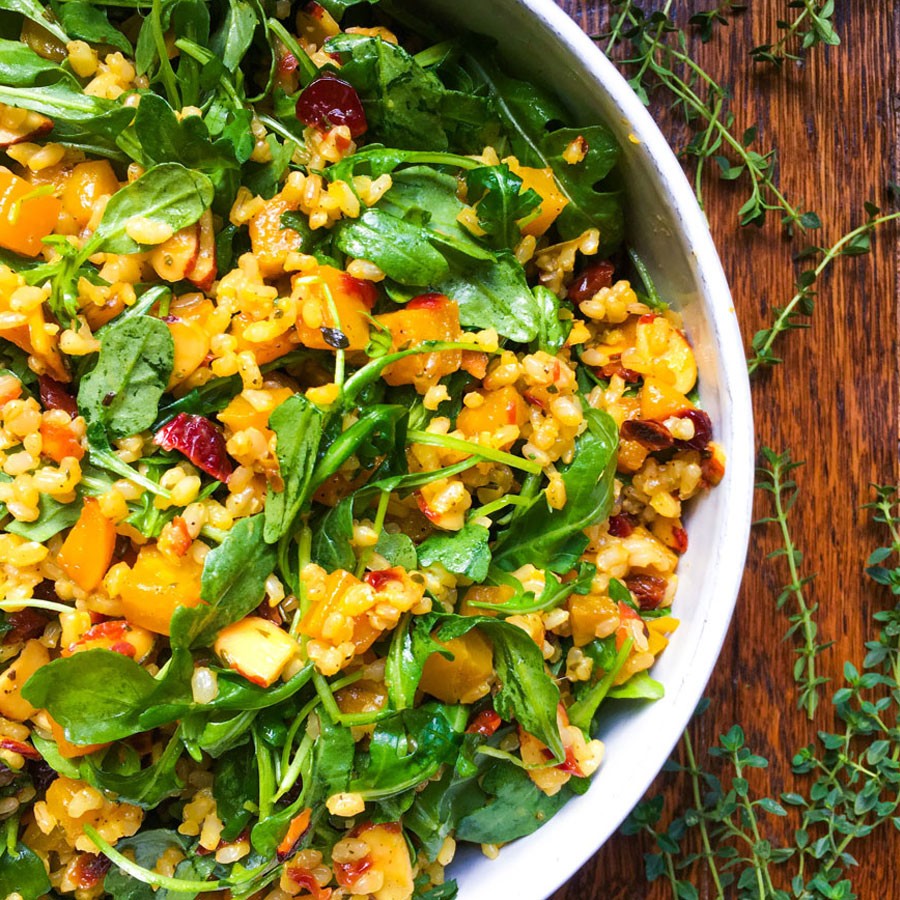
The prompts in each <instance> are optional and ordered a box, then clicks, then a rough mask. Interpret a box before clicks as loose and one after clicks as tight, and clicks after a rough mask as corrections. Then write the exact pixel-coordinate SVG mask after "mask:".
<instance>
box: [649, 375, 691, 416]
mask: <svg viewBox="0 0 900 900" xmlns="http://www.w3.org/2000/svg"><path fill="white" fill-rule="evenodd" d="M693 408H694V404H693V403H691V401H690V400H688V398H687V397H685V395H684V394H683V393H681V391H677V390H675V388H674V387H672V386H671V385H669V384H666V382H664V381H660V379H659V378H654V377H653V376H652V375H648V376H647V377H646V378H645V379H644V386H643V387H642V388H641V418H642V419H657V420H659V419H667V418H668V417H669V416H677V415H678V413H680V412H684V410H686V409H693Z"/></svg>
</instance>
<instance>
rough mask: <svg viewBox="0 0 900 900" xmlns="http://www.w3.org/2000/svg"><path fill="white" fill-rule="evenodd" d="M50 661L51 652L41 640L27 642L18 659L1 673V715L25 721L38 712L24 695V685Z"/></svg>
mask: <svg viewBox="0 0 900 900" xmlns="http://www.w3.org/2000/svg"><path fill="white" fill-rule="evenodd" d="M48 662H50V653H49V652H48V650H47V648H46V647H45V646H44V645H43V644H42V643H41V642H40V641H39V640H37V639H34V640H30V641H28V643H26V644H25V647H24V648H23V650H22V652H21V653H20V654H19V657H18V659H16V660H15V661H14V662H13V663H11V664H10V665H9V666H8V667H7V668H6V669H4V670H3V673H2V674H0V716H5V717H6V718H7V719H12V720H13V721H14V722H24V721H25V720H26V719H30V718H31V717H32V716H33V715H34V714H35V713H36V712H37V710H36V709H35V708H34V707H33V706H32V705H31V704H30V703H29V702H28V701H27V700H26V699H25V698H24V697H23V696H22V686H23V685H24V684H25V682H26V681H28V679H29V678H31V676H32V675H34V673H35V672H37V670H38V669H40V668H41V666H46V665H47V663H48Z"/></svg>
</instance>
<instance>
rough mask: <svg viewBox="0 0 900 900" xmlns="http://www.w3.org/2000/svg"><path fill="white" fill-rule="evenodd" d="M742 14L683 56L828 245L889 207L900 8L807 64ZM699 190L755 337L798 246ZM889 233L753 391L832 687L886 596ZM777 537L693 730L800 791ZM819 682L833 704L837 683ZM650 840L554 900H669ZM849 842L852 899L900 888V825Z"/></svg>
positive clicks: (603, 861) (810, 729)
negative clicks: (771, 159) (774, 55)
mask: <svg viewBox="0 0 900 900" xmlns="http://www.w3.org/2000/svg"><path fill="white" fill-rule="evenodd" d="M557 2H559V4H560V5H561V6H562V7H563V8H564V9H565V10H566V11H567V12H569V13H570V14H571V15H572V16H573V18H575V20H576V21H577V22H578V23H579V24H580V25H581V26H582V27H583V28H585V30H587V31H588V32H589V33H597V32H598V31H600V30H601V28H602V26H603V24H604V23H605V21H606V15H607V12H608V10H607V5H608V4H607V2H605V0H557ZM640 5H641V6H642V7H644V8H645V9H658V8H660V7H661V6H662V5H663V4H662V3H660V2H655V0H648V2H646V3H642V4H640ZM715 5H716V3H715V2H714V0H681V2H677V0H676V2H675V3H674V5H673V7H672V9H673V10H678V13H677V19H678V21H679V22H680V23H681V24H686V20H687V18H688V17H689V16H690V14H691V13H693V12H697V11H701V10H705V9H709V8H711V7H714V6H715ZM718 5H719V6H720V7H724V6H725V4H722V3H719V4H718ZM748 6H749V8H748V9H747V10H746V11H745V12H742V13H739V14H737V15H736V16H734V17H733V18H731V19H730V24H729V26H728V27H727V28H725V29H722V30H718V31H717V32H716V34H715V35H714V37H713V39H712V40H711V41H710V42H709V43H707V44H701V42H700V41H699V39H695V40H693V42H692V44H691V52H692V53H693V54H695V56H696V58H697V59H698V60H699V61H700V62H701V64H702V65H703V66H704V67H705V68H707V69H708V70H709V71H710V73H711V74H712V75H713V76H714V77H716V78H718V79H719V80H720V81H721V82H724V83H726V84H730V85H731V86H732V88H733V93H734V102H733V106H732V108H733V110H734V111H735V115H736V117H737V126H738V127H737V133H738V134H740V133H741V132H742V130H743V129H744V128H747V127H749V126H751V125H754V124H758V125H759V127H760V144H761V145H762V146H765V147H767V148H768V147H772V146H775V147H777V148H778V151H779V169H778V182H779V184H780V186H781V188H782V189H783V191H784V192H785V194H786V195H787V196H788V197H790V198H793V199H794V200H795V201H796V202H797V203H799V202H800V201H801V200H802V201H805V207H804V208H808V209H814V210H816V211H817V212H818V213H819V215H820V217H821V220H822V223H823V228H822V230H821V231H820V232H818V235H819V236H817V237H816V238H815V242H816V243H826V244H831V243H832V242H833V241H834V240H836V239H837V238H838V237H839V236H840V235H842V234H843V233H844V232H846V231H847V230H848V229H849V228H850V227H852V226H854V225H858V224H861V223H862V222H863V221H864V219H865V213H864V211H863V202H864V201H865V200H867V199H874V200H875V201H876V202H878V203H879V205H882V204H884V205H887V197H886V193H885V188H886V185H887V183H888V181H889V180H893V181H897V180H898V176H897V173H898V141H897V129H898V117H900V101H898V93H900V91H898V88H900V66H898V63H897V60H898V56H900V15H898V14H897V9H896V7H897V4H896V2H895V0H843V2H842V0H838V3H837V6H838V12H837V14H836V16H835V24H836V26H837V29H838V31H839V33H840V35H841V38H842V44H841V46H839V47H829V48H824V47H816V48H814V49H813V50H812V51H811V53H810V55H809V57H808V58H807V61H806V62H805V63H803V64H792V63H789V64H787V65H786V66H785V67H784V68H783V70H782V71H780V72H779V71H775V70H773V69H771V68H760V67H759V66H758V65H755V64H754V63H753V62H752V60H751V59H750V57H749V55H748V51H749V50H750V48H752V47H754V46H756V45H758V44H761V43H764V42H766V41H769V40H771V38H772V36H773V35H774V34H775V33H776V25H775V22H776V20H777V19H779V18H785V17H786V16H787V14H788V13H789V12H790V11H789V10H788V3H787V0H752V2H749V3H748ZM651 108H652V111H653V113H654V115H655V117H656V118H657V120H658V121H659V122H660V123H661V125H662V128H663V131H664V133H665V134H666V135H667V137H669V139H670V141H671V142H672V144H673V146H674V147H675V148H676V149H678V148H679V147H683V146H684V143H685V131H684V129H683V128H682V127H679V125H678V123H677V121H674V120H673V119H672V118H671V117H667V115H666V110H665V108H664V107H662V106H661V105H660V104H658V103H657V104H656V105H654V106H652V107H651ZM705 196H706V201H707V202H706V211H707V215H708V217H709V221H710V227H711V230H712V234H713V237H714V239H715V241H716V244H717V246H718V248H719V253H720V255H721V258H722V262H723V264H724V267H725V272H726V274H727V275H728V277H729V280H730V283H731V289H732V292H733V294H734V303H735V307H736V309H737V311H738V314H739V318H740V323H741V329H742V333H743V335H744V343H745V346H749V340H750V337H751V336H752V335H753V333H754V332H755V331H756V330H757V329H758V328H760V327H764V326H765V325H766V324H767V323H769V321H770V320H771V316H772V312H771V308H772V307H773V306H775V305H780V304H783V303H785V302H786V301H787V300H788V299H789V298H790V297H791V295H792V294H793V292H794V288H793V285H794V278H795V275H796V270H795V264H794V263H793V261H792V253H793V252H796V251H797V250H798V249H800V248H801V247H802V246H803V241H802V238H801V239H800V240H799V241H798V240H795V241H794V242H791V241H788V240H786V239H785V238H784V237H783V235H782V233H781V229H780V228H779V226H778V224H777V219H776V218H774V217H773V218H772V219H771V221H769V222H767V223H766V225H765V226H764V227H763V228H762V229H757V228H754V227H751V228H740V227H739V225H738V221H737V210H738V208H739V206H740V204H741V202H742V201H743V199H744V197H745V193H744V190H743V187H742V186H740V185H737V186H734V185H730V184H728V183H725V182H721V181H717V180H716V178H715V176H713V177H712V178H711V179H710V180H709V181H708V182H707V184H706V188H705ZM897 235H898V231H897V230H896V229H891V228H890V227H889V228H888V229H886V230H884V231H881V232H879V233H878V234H877V235H876V237H875V240H874V250H873V253H872V254H871V255H869V256H861V257H854V258H849V259H842V260H839V261H838V262H837V264H836V265H835V267H834V268H833V269H832V270H831V274H830V276H829V275H826V277H825V279H824V280H823V281H822V283H821V290H820V293H819V296H818V300H817V304H818V305H817V309H816V311H815V315H814V317H813V323H812V328H811V329H810V330H809V331H793V332H790V333H788V334H787V335H785V336H784V338H783V340H782V342H781V345H780V346H781V351H782V353H781V355H782V356H783V359H784V364H783V365H781V366H778V367H777V368H775V369H773V370H772V371H771V372H765V373H763V374H762V377H755V378H754V384H753V397H754V406H755V417H756V435H757V445H758V446H761V445H768V446H770V447H772V448H773V449H776V450H781V449H785V448H790V449H791V451H792V454H793V456H794V458H795V459H798V460H805V462H806V465H805V466H804V467H803V468H802V469H800V470H799V472H798V473H797V480H798V482H799V485H800V498H799V500H798V502H797V506H796V508H795V511H794V513H793V516H792V526H793V533H794V536H795V539H796V542H797V544H798V546H799V547H800V548H801V549H802V550H803V551H804V553H805V562H804V571H805V572H806V573H809V574H811V573H818V577H817V578H816V580H815V582H814V583H813V584H812V585H811V587H810V590H809V593H810V596H811V599H812V600H814V601H816V602H818V603H819V604H821V610H820V612H819V618H818V621H819V626H820V633H821V637H822V639H823V640H824V641H828V640H833V641H834V642H835V643H834V646H833V647H832V648H831V649H829V650H827V651H825V653H824V655H823V656H822V657H821V660H822V669H823V671H824V674H826V675H828V676H830V677H831V678H832V679H836V678H839V677H840V672H841V667H842V663H843V660H845V659H850V660H853V661H855V662H856V663H857V665H858V664H859V663H861V661H862V657H863V655H864V650H863V645H864V643H865V641H866V640H867V639H870V638H871V637H874V633H873V629H872V623H871V618H870V617H871V614H872V613H873V612H874V611H875V610H877V609H879V608H890V607H891V606H892V605H893V604H892V603H891V600H890V598H889V596H887V595H886V594H887V592H886V591H884V590H881V589H878V588H876V587H875V586H874V585H873V584H872V583H871V582H868V583H867V581H868V580H867V579H865V578H864V577H863V575H862V569H863V566H864V564H865V560H866V558H867V556H868V554H869V553H870V552H871V550H872V549H874V548H875V547H876V546H879V545H880V541H881V539H882V537H883V535H882V534H881V533H880V532H879V530H878V529H877V527H874V526H872V525H870V524H869V521H868V514H867V513H866V512H865V511H863V510H860V506H861V505H862V504H863V503H865V502H868V501H869V500H870V499H871V494H870V490H869V485H870V483H872V482H878V483H894V484H896V483H897V482H898V456H897V452H898V424H897V423H898V393H900V390H898V323H900V318H898V293H897V288H898V278H897V269H898V266H897V262H898V253H897V249H898V241H897ZM763 503H764V498H763V497H762V496H760V495H759V493H758V496H757V509H758V510H759V511H760V512H762V511H764V510H765V511H766V512H767V507H765V506H764V505H763ZM777 546H779V544H778V542H777V535H776V534H775V533H774V532H773V531H772V529H771V528H770V529H768V530H766V529H763V528H760V527H757V528H755V529H754V532H753V534H752V536H751V541H750V550H749V555H748V561H747V569H746V573H745V575H744V581H743V587H742V590H741V595H740V598H739V600H738V604H737V610H736V613H735V617H734V621H733V623H732V626H731V630H730V632H729V634H728V638H727V640H726V642H725V646H724V648H723V651H722V655H721V657H720V659H719V663H718V666H717V668H716V671H715V673H714V675H713V677H712V680H711V682H710V685H709V688H708V695H709V697H710V698H711V700H712V706H711V708H710V709H709V711H708V712H707V713H706V714H705V715H704V716H703V717H701V718H700V719H698V720H696V721H695V723H694V725H693V727H692V732H691V733H692V737H693V740H694V745H695V747H698V748H705V747H708V746H710V745H711V744H713V743H714V742H715V741H716V739H717V737H718V735H719V734H721V733H722V732H724V731H726V730H727V729H728V728H729V727H730V726H731V725H732V724H733V723H735V722H737V723H740V724H741V725H742V726H743V727H744V729H745V731H746V733H747V738H748V743H749V744H750V745H751V746H752V747H753V748H754V749H755V750H756V751H757V752H759V753H761V754H762V755H764V756H766V757H768V759H769V760H770V763H771V767H770V769H769V770H768V773H767V774H764V775H763V776H762V780H760V781H759V782H758V784H759V786H760V787H761V788H762V789H763V790H765V791H766V792H767V793H768V794H769V795H770V796H777V795H778V793H779V792H780V791H782V790H795V789H797V788H796V787H793V785H796V784H798V783H799V782H797V781H795V778H794V776H793V775H792V774H791V770H790V759H791V756H792V755H793V753H794V752H795V750H797V749H799V748H800V747H802V746H805V745H806V744H808V743H810V742H811V741H813V740H814V739H815V730H814V726H811V725H810V723H809V722H808V721H807V720H806V717H805V715H803V714H802V713H800V712H799V711H798V710H797V709H796V708H795V704H794V698H795V696H796V694H795V691H794V685H793V682H792V679H791V667H792V664H793V660H794V655H793V649H792V645H791V644H790V643H783V642H782V641H781V637H782V635H783V634H784V633H785V631H786V629H787V621H786V613H785V612H779V611H777V610H776V608H775V597H776V596H777V595H778V593H779V591H780V588H781V585H783V584H786V583H787V581H788V580H789V579H788V577H787V573H786V571H785V566H784V563H783V560H774V561H769V560H767V559H766V554H767V553H768V552H770V551H771V550H773V549H775V548H776V547H777ZM826 690H827V694H828V696H830V692H831V690H833V688H828V689H826ZM830 709H831V705H830V702H828V700H827V699H826V700H825V701H824V703H823V707H822V710H823V711H822V713H821V716H820V721H819V724H818V727H820V728H821V727H829V728H830V726H831V721H830ZM652 792H653V793H660V792H663V793H664V794H665V797H666V806H667V808H668V809H682V810H683V809H684V808H685V807H686V806H688V805H691V800H690V797H689V793H688V785H687V783H686V782H685V779H684V778H681V777H676V776H662V777H660V778H659V779H657V782H656V784H655V785H654V787H653V789H652ZM767 821H769V820H767ZM774 836H775V837H776V838H777V837H778V835H777V833H776V834H775V835H774ZM650 849H652V848H651V846H650V841H649V840H645V839H643V838H636V837H624V836H622V835H616V836H615V837H614V838H612V840H610V841H609V842H608V843H607V844H606V845H605V846H604V847H603V848H602V849H601V850H600V851H599V852H598V853H597V854H596V856H595V857H594V858H593V859H592V860H591V861H590V862H589V863H588V864H587V865H585V866H584V867H583V868H582V869H581V871H580V872H578V873H577V875H575V876H574V877H573V878H572V880H571V881H570V882H569V883H568V884H567V886H566V887H564V888H563V889H561V890H560V891H559V892H558V893H557V894H556V895H555V896H554V900H587V898H601V897H602V898H603V900H625V898H629V900H638V898H641V900H663V898H668V897H671V891H670V889H669V888H668V886H667V884H666V883H665V881H664V879H660V880H659V881H656V882H655V883H653V884H652V885H648V883H647V882H646V880H645V878H644V863H643V853H644V852H646V851H648V850H650ZM857 851H858V852H857ZM854 852H855V853H856V855H857V858H858V859H859V860H860V863H861V865H860V868H859V869H857V870H854V871H853V872H852V873H851V875H850V877H851V878H852V880H853V885H854V888H855V891H856V894H857V895H858V896H859V897H860V898H861V900H871V898H891V900H892V898H900V863H898V859H900V832H898V831H897V830H895V829H892V828H890V826H888V827H887V828H886V829H883V830H882V831H881V832H879V833H878V836H877V837H874V838H870V839H869V842H868V845H866V844H861V845H859V846H857V847H856V849H855V851H854ZM695 884H696V886H697V888H698V889H699V892H700V896H701V897H711V896H714V894H713V893H712V892H711V891H710V889H709V885H708V884H707V883H706V882H705V881H703V880H702V879H699V878H698V880H696V881H695Z"/></svg>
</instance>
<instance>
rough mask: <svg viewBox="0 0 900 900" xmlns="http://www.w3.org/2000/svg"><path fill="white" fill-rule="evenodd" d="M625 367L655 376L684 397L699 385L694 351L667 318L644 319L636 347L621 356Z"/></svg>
mask: <svg viewBox="0 0 900 900" xmlns="http://www.w3.org/2000/svg"><path fill="white" fill-rule="evenodd" d="M622 365H623V366H624V367H625V368H626V369H631V370H632V371H633V372H639V373H640V374H641V375H644V376H648V375H649V376H652V377H654V378H656V379H658V380H659V381H660V382H662V383H663V384H667V385H669V386H671V387H672V388H674V389H675V390H676V391H678V392H679V393H681V394H686V393H687V392H688V391H689V390H690V389H691V388H692V387H693V386H694V384H696V382H697V362H696V360H695V359H694V351H693V350H692V349H691V345H690V344H689V343H688V341H687V338H686V337H685V336H684V334H683V333H682V332H681V331H679V330H678V329H677V328H675V326H674V325H672V323H671V322H670V321H669V320H668V319H667V318H666V317H665V316H657V315H646V316H641V318H640V319H639V320H638V323H637V327H636V328H635V345H634V347H631V348H629V349H627V350H625V351H624V352H623V353H622Z"/></svg>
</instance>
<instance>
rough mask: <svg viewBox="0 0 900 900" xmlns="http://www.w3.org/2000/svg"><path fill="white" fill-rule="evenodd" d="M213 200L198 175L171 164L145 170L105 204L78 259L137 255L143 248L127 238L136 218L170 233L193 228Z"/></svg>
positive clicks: (207, 182)
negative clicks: (157, 224)
mask: <svg viewBox="0 0 900 900" xmlns="http://www.w3.org/2000/svg"><path fill="white" fill-rule="evenodd" d="M212 199H213V185H212V182H211V181H210V180H209V178H207V177H206V175H204V174H203V173H202V172H195V171H192V170H191V169H186V168H185V167H184V166H182V165H180V164H179V163H175V162H166V163H161V164H160V165H158V166H153V167H152V168H150V169H147V171H146V172H144V174H143V175H141V177H140V178H138V179H137V180H136V181H133V182H131V184H128V185H126V186H125V187H123V188H121V189H120V190H118V191H116V193H115V194H113V195H112V197H111V198H110V200H109V203H107V204H106V209H105V210H104V211H103V217H102V218H101V219H100V224H99V225H98V226H97V228H96V230H95V231H94V233H93V235H92V236H91V237H90V239H89V240H88V241H87V243H86V244H85V245H84V247H82V249H81V254H80V256H81V258H82V259H87V257H89V256H91V255H92V254H93V253H96V252H98V251H99V250H103V251H105V252H106V253H138V252H140V251H141V250H143V249H144V246H143V245H142V244H140V243H138V242H137V241H136V240H135V239H134V238H132V237H131V236H130V235H129V233H128V232H129V226H130V224H131V223H132V222H133V220H134V219H136V218H144V219H149V220H151V221H153V222H158V223H161V224H163V225H168V226H169V227H170V228H171V229H172V231H173V232H175V231H178V230H180V229H181V228H186V227H187V226H188V225H193V224H194V222H196V221H197V220H198V219H199V218H200V216H202V215H203V212H204V210H207V209H209V206H210V204H211V203H212Z"/></svg>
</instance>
